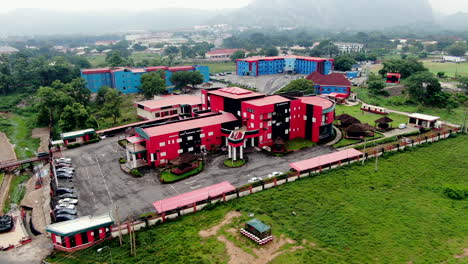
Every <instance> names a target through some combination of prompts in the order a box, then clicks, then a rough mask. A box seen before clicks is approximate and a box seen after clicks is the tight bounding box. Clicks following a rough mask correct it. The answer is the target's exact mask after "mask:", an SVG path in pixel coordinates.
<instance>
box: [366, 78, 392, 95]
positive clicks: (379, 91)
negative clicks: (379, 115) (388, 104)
mask: <svg viewBox="0 0 468 264" xmlns="http://www.w3.org/2000/svg"><path fill="white" fill-rule="evenodd" d="M384 88H385V84H384V83H383V82H382V81H370V82H369V85H368V89H369V93H370V94H372V95H383V96H388V92H387V91H385V90H384Z"/></svg>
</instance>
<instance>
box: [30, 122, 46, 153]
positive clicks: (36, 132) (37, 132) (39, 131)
mask: <svg viewBox="0 0 468 264" xmlns="http://www.w3.org/2000/svg"><path fill="white" fill-rule="evenodd" d="M49 136H50V130H49V128H48V127H39V128H34V129H33V130H32V138H39V139H40V140H41V144H40V145H39V148H38V149H37V152H47V151H48V148H49Z"/></svg>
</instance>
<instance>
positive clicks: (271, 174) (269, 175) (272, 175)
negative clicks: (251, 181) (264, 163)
mask: <svg viewBox="0 0 468 264" xmlns="http://www.w3.org/2000/svg"><path fill="white" fill-rule="evenodd" d="M281 174H283V173H281V172H279V171H274V172H272V173H270V174H268V178H273V177H277V176H280V175H281Z"/></svg>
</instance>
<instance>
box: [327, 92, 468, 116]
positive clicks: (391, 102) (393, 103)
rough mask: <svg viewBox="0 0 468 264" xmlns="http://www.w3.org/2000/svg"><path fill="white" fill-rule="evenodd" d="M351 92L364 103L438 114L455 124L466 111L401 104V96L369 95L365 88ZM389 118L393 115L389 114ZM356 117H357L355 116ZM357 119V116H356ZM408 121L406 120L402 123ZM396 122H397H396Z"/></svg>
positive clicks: (464, 109)
mask: <svg viewBox="0 0 468 264" xmlns="http://www.w3.org/2000/svg"><path fill="white" fill-rule="evenodd" d="M353 92H356V93H357V94H358V97H359V99H361V100H363V101H364V102H366V103H369V104H373V105H378V106H382V107H387V108H390V109H393V110H398V111H403V112H408V113H422V114H427V115H434V116H440V117H441V119H442V120H444V121H448V122H452V123H455V124H463V121H464V118H465V113H466V112H468V109H467V108H463V107H458V108H455V109H452V110H451V111H448V110H447V109H445V108H435V107H428V106H423V105H408V104H402V103H401V102H402V101H404V99H403V98H402V96H393V97H389V98H386V97H382V96H369V94H368V93H367V89H366V88H354V89H353ZM341 107H344V106H339V107H337V111H336V114H337V115H339V114H342V113H341V112H340V110H339V109H341ZM389 117H390V118H392V119H393V117H392V116H391V115H390V116H389ZM357 118H358V117H357ZM358 119H359V118H358ZM406 122H408V120H406V121H405V122H404V123H406ZM397 124H398V123H397Z"/></svg>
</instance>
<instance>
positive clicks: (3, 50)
mask: <svg viewBox="0 0 468 264" xmlns="http://www.w3.org/2000/svg"><path fill="white" fill-rule="evenodd" d="M18 51H19V50H18V49H16V48H13V47H11V46H0V54H13V53H16V52H18Z"/></svg>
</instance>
